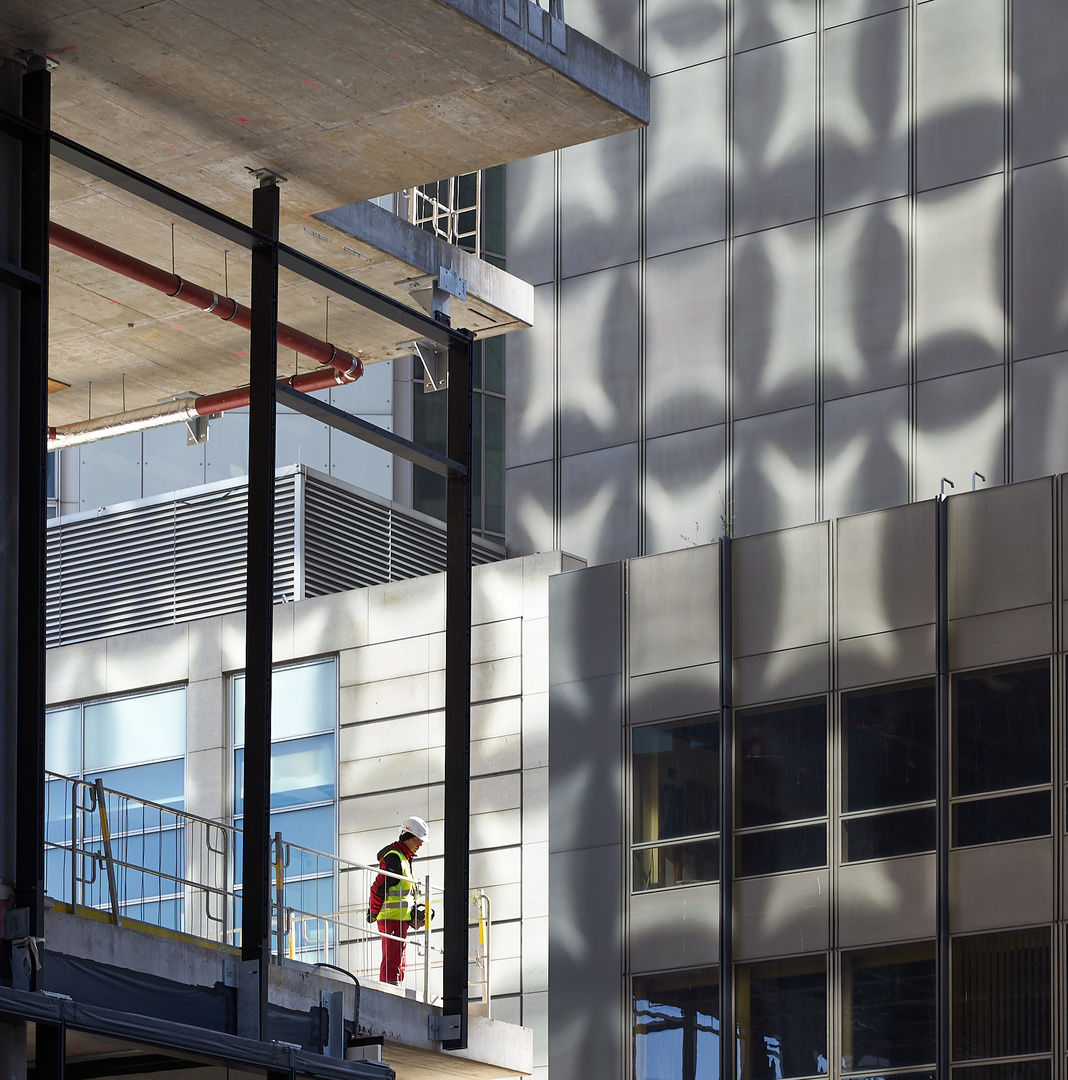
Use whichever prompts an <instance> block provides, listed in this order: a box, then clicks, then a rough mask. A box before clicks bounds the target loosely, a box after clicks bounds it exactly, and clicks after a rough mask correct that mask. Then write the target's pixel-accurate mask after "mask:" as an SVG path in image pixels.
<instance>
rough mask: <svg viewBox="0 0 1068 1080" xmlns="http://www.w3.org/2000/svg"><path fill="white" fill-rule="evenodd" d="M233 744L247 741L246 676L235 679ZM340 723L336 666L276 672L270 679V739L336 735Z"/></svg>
mask: <svg viewBox="0 0 1068 1080" xmlns="http://www.w3.org/2000/svg"><path fill="white" fill-rule="evenodd" d="M233 693H234V742H235V743H236V744H237V745H238V746H240V745H242V744H243V743H244V741H245V676H244V675H235V676H234V679H233ZM336 719H337V662H336V661H335V660H334V659H332V658H331V659H329V660H323V661H321V662H319V663H315V664H300V665H298V666H297V667H284V668H275V669H274V671H273V672H272V675H271V738H272V739H288V738H290V737H291V736H293V735H307V734H310V733H311V732H313V731H333V730H334V725H335V722H336Z"/></svg>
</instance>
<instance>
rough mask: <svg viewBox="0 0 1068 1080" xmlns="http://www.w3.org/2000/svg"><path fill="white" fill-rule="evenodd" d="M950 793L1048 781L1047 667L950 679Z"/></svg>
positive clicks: (1048, 705)
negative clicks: (951, 693) (951, 680)
mask: <svg viewBox="0 0 1068 1080" xmlns="http://www.w3.org/2000/svg"><path fill="white" fill-rule="evenodd" d="M953 712H954V729H953V733H954V754H953V774H954V775H953V781H954V782H953V793H954V794H955V795H972V794H976V793H978V792H982V791H1002V790H1005V789H1006V788H1014V787H1027V786H1029V785H1031V784H1044V783H1049V779H1050V679H1049V664H1048V663H1047V662H1045V661H1043V662H1042V663H1040V664H1033V665H1029V666H1027V667H1018V668H1001V669H998V670H993V671H980V672H971V673H969V674H967V675H958V676H956V677H955V678H954V680H953Z"/></svg>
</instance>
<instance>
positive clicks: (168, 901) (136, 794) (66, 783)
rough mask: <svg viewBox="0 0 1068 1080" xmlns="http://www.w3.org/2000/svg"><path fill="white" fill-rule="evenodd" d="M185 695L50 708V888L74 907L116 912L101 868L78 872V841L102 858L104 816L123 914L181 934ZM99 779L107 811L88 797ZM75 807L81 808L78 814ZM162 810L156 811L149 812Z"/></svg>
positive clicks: (171, 692)
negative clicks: (73, 860)
mask: <svg viewBox="0 0 1068 1080" xmlns="http://www.w3.org/2000/svg"><path fill="white" fill-rule="evenodd" d="M185 746H186V689H185V687H184V686H179V687H170V688H167V689H163V690H153V691H150V692H149V693H144V694H130V695H126V696H124V697H120V698H111V699H107V700H101V701H90V702H85V703H84V704H79V705H69V706H65V707H63V708H59V709H50V710H48V712H47V713H46V714H45V762H46V768H47V769H48V771H49V773H50V776H49V779H48V781H47V782H46V785H45V890H46V892H47V893H48V894H49V896H51V897H53V898H54V899H56V900H61V901H64V902H70V901H71V899H72V898H74V894H73V891H72V890H73V889H74V888H77V900H78V903H79V904H84V905H86V906H89V907H97V908H103V909H105V910H111V897H110V894H109V891H108V885H107V878H106V874H105V872H104V868H103V865H101V866H99V868H98V869H97V872H96V873H95V874H92V873H88V872H86V870H85V867H84V866H82V867H79V871H80V877H81V878H83V879H85V880H79V882H78V883H77V885H75V883H74V882H73V877H74V869H75V868H74V867H73V866H72V864H71V854H70V852H71V844H72V840H73V838H74V832H75V824H76V825H77V836H78V845H79V847H82V848H84V849H86V850H88V851H90V852H92V853H94V854H95V855H96V856H98V857H100V858H102V857H103V854H104V847H103V817H102V815H103V814H106V815H107V824H108V832H109V834H110V844H111V850H112V857H113V859H114V863H113V869H114V872H115V885H116V893H117V896H118V901H119V913H120V914H121V915H122V916H123V917H124V918H126V919H134V920H141V921H147V922H150V923H152V924H153V925H157V926H165V927H168V928H170V929H174V930H181V929H183V922H182V920H183V918H184V900H183V898H182V886H181V884H180V879H182V878H183V877H184V876H185V871H186V851H185V832H184V823H183V820H182V819H181V818H180V817H178V816H177V813H178V812H180V811H181V810H183V809H184V807H185ZM97 779H99V780H100V781H101V782H102V783H103V785H104V787H105V789H106V790H107V795H106V798H105V800H104V802H103V804H101V803H100V801H99V800H98V799H97V797H96V793H95V792H93V791H91V790H89V788H90V787H91V785H92V783H93V781H95V780H97ZM75 802H76V803H77V806H78V810H77V813H76V814H75V813H74V812H73V805H74V803H75ZM149 804H159V805H149Z"/></svg>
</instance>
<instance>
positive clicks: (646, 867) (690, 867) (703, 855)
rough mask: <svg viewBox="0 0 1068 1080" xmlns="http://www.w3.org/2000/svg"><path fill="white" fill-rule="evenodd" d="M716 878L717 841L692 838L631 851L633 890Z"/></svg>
mask: <svg viewBox="0 0 1068 1080" xmlns="http://www.w3.org/2000/svg"><path fill="white" fill-rule="evenodd" d="M718 880H719V841H718V840H694V841H691V842H690V843H688V844H669V845H666V846H663V847H650V848H640V849H638V850H637V851H635V852H634V891H635V892H642V891H643V890H645V889H667V888H670V887H671V886H672V885H692V884H694V883H696V882H700V881H718Z"/></svg>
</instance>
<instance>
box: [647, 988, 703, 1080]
mask: <svg viewBox="0 0 1068 1080" xmlns="http://www.w3.org/2000/svg"><path fill="white" fill-rule="evenodd" d="M718 1078H719V978H718V974H717V972H716V971H715V970H707V969H706V970H701V971H687V972H680V973H678V974H670V975H648V976H635V978H634V1080H718Z"/></svg>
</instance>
